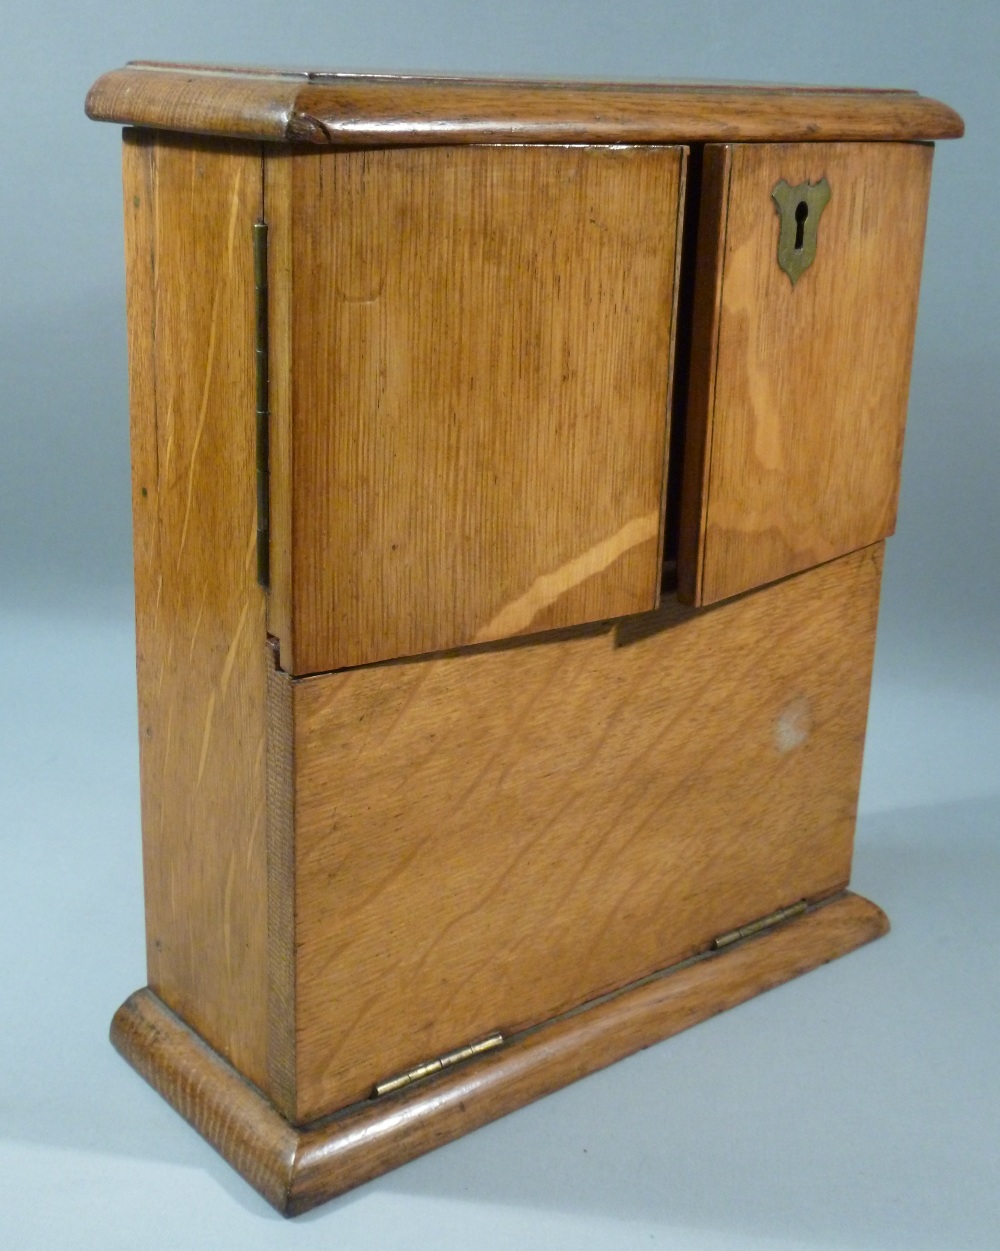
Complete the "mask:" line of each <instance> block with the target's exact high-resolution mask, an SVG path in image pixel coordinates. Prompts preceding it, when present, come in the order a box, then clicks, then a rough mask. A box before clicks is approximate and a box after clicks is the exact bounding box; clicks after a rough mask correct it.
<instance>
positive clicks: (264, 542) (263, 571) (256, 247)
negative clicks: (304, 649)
mask: <svg viewBox="0 0 1000 1251" xmlns="http://www.w3.org/2000/svg"><path fill="white" fill-rule="evenodd" d="M253 290H254V306H255V307H254V311H255V319H254V320H255V328H254V357H255V360H256V364H257V581H258V582H259V583H260V584H261V586H262V587H264V588H265V589H267V587H268V585H269V584H270V580H271V567H270V566H271V560H270V519H269V516H270V501H269V498H268V497H269V493H270V482H269V466H268V461H269V450H268V443H269V436H270V430H269V426H270V420H271V411H270V401H269V397H268V376H267V222H265V221H259V222H254V224H253Z"/></svg>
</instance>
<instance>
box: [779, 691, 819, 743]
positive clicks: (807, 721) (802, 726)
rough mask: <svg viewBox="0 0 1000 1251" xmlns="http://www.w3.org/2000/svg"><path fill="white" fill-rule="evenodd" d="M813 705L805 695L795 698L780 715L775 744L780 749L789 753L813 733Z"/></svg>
mask: <svg viewBox="0 0 1000 1251" xmlns="http://www.w3.org/2000/svg"><path fill="white" fill-rule="evenodd" d="M812 722H813V717H812V705H811V704H810V702H809V700H808V699H806V698H805V697H804V696H799V698H798V699H793V700H792V701H791V703H790V704H788V705H786V706H785V707H784V708H783V709H782V710H781V712H780V713H779V715H778V719H777V720H776V721H775V723H774V744H775V746H776V747H777V749H778V751H779V752H780V753H781V754H782V755H783V756H785V755H787V754H788V753H789V752H790V751H794V750H795V748H796V747H801V746H802V745H803V743H805V742H806V741H807V739H808V738H809V735H810V734H811V733H812Z"/></svg>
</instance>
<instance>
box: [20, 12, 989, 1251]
mask: <svg viewBox="0 0 1000 1251" xmlns="http://www.w3.org/2000/svg"><path fill="white" fill-rule="evenodd" d="M139 57H152V58H160V59H177V60H214V61H221V62H227V61H228V62H236V63H244V64H254V63H257V64H261V63H270V64H279V65H281V64H285V65H288V64H291V65H319V66H324V67H336V68H356V69H366V68H383V69H404V68H412V69H441V70H447V71H480V72H497V73H527V74H534V73H537V74H545V75H551V76H558V75H562V74H565V75H572V76H595V77H601V78H619V77H620V78H670V77H682V78H716V79H718V78H735V79H750V80H771V81H797V82H803V83H833V84H840V85H846V84H859V85H883V86H885V85H891V86H912V87H916V88H917V89H919V90H920V91H922V92H923V93H924V94H927V95H933V96H937V97H938V98H940V99H943V100H946V101H947V102H948V103H950V104H952V105H953V106H955V107H956V108H957V109H958V110H959V111H960V112H961V113H962V114H963V115H964V117H965V119H966V122H967V127H968V135H967V137H966V138H965V139H964V140H962V141H960V142H956V143H942V144H940V145H939V147H938V150H937V155H936V158H935V171H934V185H933V192H932V198H931V212H930V222H929V230H928V237H927V252H926V263H925V269H924V281H923V293H922V302H921V312H920V321H919V328H918V335H917V345H916V357H915V362H914V371H913V386H912V392H911V403H910V417H909V432H908V438H907V446H906V456H905V463H904V477H903V491H902V499H901V508H900V517H899V534H898V537H897V538H895V539H894V540H893V542H892V543H891V544H890V549H889V556H888V561H887V567H886V580H885V593H884V600H883V612H882V624H881V633H880V641H879V650H878V658H877V664H876V681H875V689H874V694H873V705H872V716H871V722H870V727H869V743H868V755H867V758H866V767H865V780H864V787H863V793H862V811H861V820H860V825H859V845H858V858H857V875H856V881H857V884H858V888H859V889H862V890H864V891H866V892H867V893H870V894H871V895H872V896H873V897H874V898H876V899H877V900H879V902H881V903H883V904H884V905H885V906H886V907H887V908H888V910H889V911H890V913H891V915H892V916H893V920H894V922H895V932H894V934H893V936H892V937H891V938H890V940H889V941H888V942H886V943H880V944H877V945H876V946H875V947H872V948H869V949H866V951H865V952H862V953H858V954H857V955H856V956H852V957H851V958H850V959H848V960H845V961H843V962H840V963H839V964H837V965H835V966H831V968H830V969H828V970H825V971H823V972H822V973H820V974H816V975H815V976H814V977H811V978H807V979H803V981H801V982H798V983H795V984H793V985H790V986H788V987H786V988H783V989H782V990H780V991H778V992H775V993H774V994H773V995H771V996H767V997H766V998H765V999H763V1000H759V1001H757V1002H755V1003H754V1004H752V1005H748V1006H747V1007H745V1008H742V1009H739V1010H737V1011H736V1012H734V1013H730V1014H727V1016H726V1017H724V1018H721V1019H720V1020H719V1021H717V1022H714V1023H713V1024H712V1025H710V1026H705V1027H702V1028H700V1029H698V1030H695V1031H693V1032H692V1033H690V1034H688V1035H685V1036H683V1037H682V1038H679V1039H677V1040H675V1041H674V1042H673V1043H670V1044H667V1045H666V1046H663V1047H660V1048H656V1049H654V1050H652V1051H650V1052H648V1053H645V1054H644V1055H642V1056H639V1057H636V1058H635V1059H633V1060H630V1061H627V1062H625V1063H624V1064H622V1065H619V1066H616V1068H615V1069H614V1070H611V1071H609V1072H608V1073H605V1074H603V1075H600V1076H598V1077H595V1078H593V1079H590V1080H589V1081H587V1082H585V1083H582V1084H580V1085H578V1086H577V1087H575V1088H573V1089H571V1090H569V1091H565V1092H562V1093H561V1094H560V1095H557V1096H555V1097H553V1098H551V1099H549V1100H546V1101H544V1102H543V1103H542V1104H539V1105H535V1106H534V1107H533V1108H531V1109H528V1110H526V1111H525V1112H523V1113H520V1114H518V1115H517V1116H515V1117H511V1118H508V1119H507V1120H506V1121H504V1122H501V1123H499V1124H498V1125H496V1126H493V1127H491V1128H489V1129H487V1130H483V1131H481V1132H480V1133H478V1134H476V1135H474V1136H473V1137H471V1138H469V1139H467V1140H465V1141H464V1142H462V1143H459V1144H456V1145H455V1146H452V1147H449V1148H447V1149H445V1150H444V1151H442V1152H439V1153H436V1154H435V1155H434V1156H431V1157H427V1158H426V1159H425V1160H423V1161H420V1162H417V1163H415V1164H413V1165H411V1166H409V1167H408V1168H406V1169H404V1170H401V1171H400V1172H398V1173H396V1174H394V1175H392V1176H391V1177H390V1178H386V1179H384V1180H383V1181H381V1182H378V1183H375V1184H373V1185H371V1186H369V1187H366V1188H365V1189H364V1190H362V1191H360V1192H358V1193H357V1194H356V1195H355V1196H353V1197H350V1198H348V1199H345V1200H343V1201H341V1202H340V1203H337V1204H334V1205H332V1206H331V1207H328V1208H327V1209H325V1210H323V1211H321V1212H320V1213H318V1214H316V1215H314V1216H312V1217H310V1218H307V1219H306V1220H305V1221H304V1222H300V1223H299V1224H298V1225H297V1226H294V1227H290V1226H287V1225H282V1224H281V1223H280V1222H279V1221H278V1220H277V1218H274V1217H273V1216H272V1214H270V1212H269V1210H268V1209H267V1208H266V1207H265V1206H264V1205H263V1203H261V1202H259V1201H258V1200H257V1199H256V1197H255V1196H254V1195H253V1194H252V1193H251V1192H250V1191H249V1190H247V1189H246V1188H245V1187H244V1186H243V1185H242V1183H240V1182H239V1181H238V1180H236V1179H235V1178H233V1177H232V1176H231V1175H230V1174H229V1172H228V1171H227V1169H226V1167H225V1166H224V1165H222V1164H221V1163H219V1162H218V1161H217V1160H216V1158H215V1157H214V1155H213V1154H212V1153H211V1152H210V1151H209V1150H208V1148H206V1147H204V1146H203V1145H202V1144H201V1143H200V1142H199V1141H198V1140H197V1139H196V1138H195V1137H194V1135H193V1133H192V1132H191V1131H189V1130H187V1129H186V1128H185V1127H184V1126H183V1125H181V1123H180V1122H179V1120H178V1118H176V1117H175V1116H174V1114H173V1113H171V1112H170V1111H169V1110H168V1109H166V1107H165V1106H164V1105H162V1104H161V1103H160V1102H159V1101H158V1100H157V1099H156V1098H155V1097H154V1096H153V1095H152V1094H151V1093H150V1092H148V1091H147V1090H146V1089H145V1087H143V1086H142V1084H141V1083H140V1082H139V1081H138V1079H136V1078H134V1077H133V1075H132V1074H131V1073H130V1071H129V1070H128V1069H127V1068H126V1067H125V1066H124V1065H123V1064H121V1062H120V1061H118V1060H117V1059H116V1057H114V1055H113V1054H112V1053H111V1051H110V1048H108V1046H107V1044H106V1043H105V1041H104V1032H105V1029H106V1025H107V1021H108V1019H109V1018H110V1015H111V1013H112V1011H113V1010H114V1007H115V1006H116V1005H117V1002H118V1001H120V1000H121V999H122V998H123V997H124V996H125V995H126V994H127V993H128V992H129V991H131V990H132V989H134V988H135V987H136V986H138V985H140V984H141V983H142V981H143V954H142V953H143V940H142V915H141V877H140V864H139V832H138V800H137V786H136V768H137V760H136V748H135V732H134V715H135V712H134V697H133V694H132V680H133V659H132V645H133V640H132V636H131V599H130V578H131V567H130V566H131V552H130V532H129V511H128V509H129V505H128V499H129V488H128V443H127V395H126V361H125V328H124V299H123V266H122V240H121V207H120V182H119V136H118V132H117V130H116V128H114V127H110V126H97V125H94V124H93V123H90V122H88V121H86V119H85V118H84V116H83V111H82V106H83V99H84V95H85V93H86V90H87V88H88V86H89V85H90V83H91V81H92V80H93V79H94V78H95V77H96V76H97V75H98V74H99V73H101V72H102V71H104V70H106V69H110V68H113V67H115V66H117V65H119V64H121V63H123V62H124V61H126V60H127V59H129V58H139ZM998 66H1000V6H998V5H997V4H996V0H979V2H976V0H965V2H963V0H952V2H951V3H942V0H915V2H912V3H892V2H889V0H831V2H830V3H826V4H812V3H809V2H808V0H784V2H779V0H758V3H756V4H753V5H750V4H746V3H738V2H737V0H709V2H706V3H702V4H692V3H690V0H687V2H686V3H683V4H682V3H677V2H675V0H664V2H661V3H657V2H655V0H617V2H615V0H587V2H586V3H578V4H572V3H568V2H557V0H548V2H546V0H536V2H535V3H530V2H529V0H508V2H507V3H506V4H503V5H485V4H484V5H480V4H473V3H466V4H463V3H460V2H459V0H437V2H432V3H425V4H416V5H410V4H406V3H404V2H403V0H369V2H368V3H367V4H357V3H355V4H347V3H345V2H344V0H323V2H322V3H320V2H318V0H314V2H313V3H311V4H289V3H286V4H281V5H278V4H272V5H263V4H254V3H251V2H250V0H241V2H240V3H237V2H236V0H199V2H197V3H195V2H193V0H174V3H172V4H170V5H166V4H164V5H159V6H153V5H146V4H136V3H133V4H124V3H121V2H120V0H112V2H111V3H103V4H96V3H93V2H92V0H84V2H81V3H77V4H71V3H68V2H66V0H56V2H55V3H49V4H47V5H46V6H45V7H44V8H37V9H32V8H31V7H29V6H28V5H26V4H22V5H17V6H15V5H14V4H13V3H12V2H11V0H6V3H5V6H4V10H3V21H2V24H0V119H2V120H0V132H2V136H3V138H2V152H3V179H2V184H0V206H2V217H0V283H2V287H0V421H2V443H0V588H2V589H0V634H2V638H0V649H2V650H0V656H2V663H0V701H2V702H0V953H2V959H0V1014H2V1019H0V1025H2V1027H3V1028H2V1029H0V1242H2V1243H3V1244H4V1245H7V1246H11V1247H15V1246H16V1247H19V1248H21V1247H36V1246H37V1247H48V1246H52V1247H56V1246H74V1247H81V1246H88V1245H93V1246H101V1247H105V1248H106V1247H117V1246H123V1247H124V1246H134V1245H143V1246H156V1247H159V1246H163V1247H195V1246H202V1245H205V1246H209V1245H210V1246H212V1247H228V1246H233V1247H237V1246H238V1247H241V1248H247V1247H258V1246H260V1247H263V1246H265V1245H266V1246H277V1245H282V1246H283V1245H289V1246H291V1245H293V1244H294V1245H297V1246H312V1245H316V1246H319V1245H324V1246H325V1245H333V1244H334V1242H336V1244H337V1245H339V1246H345V1247H349V1246H359V1247H360V1246H372V1247H376V1246H377V1247H386V1246H393V1247H395V1246H399V1247H403V1246H419V1245H427V1246H435V1247H447V1246H468V1245H477V1246H479V1247H489V1248H492V1247H506V1246H515V1245H516V1246H519V1247H522V1246H525V1245H527V1246H540V1247H541V1246H544V1247H550V1246H563V1245H565V1246H573V1247H589V1246H594V1247H601V1248H608V1247H613V1246H617V1245H620V1246H638V1245H640V1244H641V1245H647V1244H651V1243H655V1244H656V1245H668V1246H675V1247H697V1248H715V1247H719V1248H722V1247H726V1248H739V1247H786V1248H787V1247H793V1246H794V1247H834V1246H837V1247H840V1246H845V1247H846V1246H850V1247H859V1248H860V1247H883V1246H884V1247H890V1246H892V1247H897V1246H898V1247H906V1248H909V1249H912V1248H923V1247H926V1248H942V1249H956V1248H966V1247H969V1248H972V1247H976V1248H979V1247H982V1248H987V1247H991V1248H995V1247H996V1246H997V1245H1000V1198H998V1194H1000V1186H998V1180H1000V1134H998V1122H1000V1079H998V1070H997V1066H996V1062H995V1061H996V1055H995V1053H996V1048H997V1041H998V1038H1000V1011H998V1007H997V1004H998V1002H1000V996H998V993H997V992H998V990H1000V986H998V982H1000V978H998V968H1000V959H998V952H1000V940H998V938H997V937H996V934H997V926H996V924H995V917H994V911H995V909H994V899H995V896H996V895H997V887H998V884H1000V845H998V826H1000V768H998V756H1000V753H998V747H1000V732H998V724H1000V664H998V645H997V621H998V607H1000V592H998V578H997V572H996V570H997V557H998V547H1000V542H998V538H1000V504H998V492H997V489H996V480H997V476H998V471H1000V423H998V420H997V418H998V407H1000V405H998V399H997V396H998V391H1000V386H998V383H1000V376H998V375H1000V358H998V350H997V327H998V318H997V308H998V295H997V292H998V290H1000V262H998V255H1000V214H998V213H997V212H996V207H995V203H994V200H995V197H996V195H997V189H998V177H997V168H998V166H997V162H998V151H997V126H996V118H997V116H998V114H1000V91H998V72H997V71H998Z"/></svg>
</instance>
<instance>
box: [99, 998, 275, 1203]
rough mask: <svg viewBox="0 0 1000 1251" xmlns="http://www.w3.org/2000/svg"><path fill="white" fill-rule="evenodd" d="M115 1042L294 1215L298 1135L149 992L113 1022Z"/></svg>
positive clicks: (198, 1127)
mask: <svg viewBox="0 0 1000 1251" xmlns="http://www.w3.org/2000/svg"><path fill="white" fill-rule="evenodd" d="M110 1035H111V1043H112V1045H113V1046H114V1048H115V1050H116V1051H117V1052H118V1053H119V1054H120V1055H121V1056H122V1057H123V1059H125V1060H127V1061H128V1063H129V1064H130V1065H131V1066H132V1067H133V1068H134V1069H135V1070H136V1072H137V1073H138V1074H139V1075H140V1077H143V1078H145V1080H146V1081H147V1082H148V1083H149V1084H150V1085H151V1086H152V1087H153V1089H154V1090H155V1091H157V1093H158V1094H160V1095H162V1096H163V1098H164V1099H166V1101H167V1102H168V1103H169V1104H170V1106H171V1107H172V1108H173V1109H174V1110H175V1111H176V1112H179V1113H180V1114H181V1116H183V1117H184V1119H185V1120H186V1121H187V1122H188V1123H189V1124H190V1125H192V1126H193V1127H194V1128H195V1129H196V1130H197V1131H198V1133H199V1134H201V1136H202V1137H203V1138H205V1139H206V1140H207V1141H208V1142H210V1143H211V1145H212V1146H213V1147H214V1148H215V1149H216V1150H217V1151H218V1152H219V1154H220V1155H221V1156H222V1157H223V1158H224V1159H225V1160H226V1161H227V1162H228V1163H229V1164H231V1165H232V1166H233V1168H234V1169H236V1171H237V1172H238V1173H239V1174H240V1176H241V1177H243V1178H244V1179H245V1180H246V1181H247V1182H249V1183H250V1185H251V1186H253V1188H254V1189H255V1190H256V1191H257V1192H258V1193H259V1194H260V1195H262V1196H263V1197H264V1198H265V1199H266V1200H267V1201H268V1203H270V1204H271V1205H272V1207H275V1208H277V1210H278V1211H279V1212H281V1213H282V1214H283V1215H289V1208H288V1200H289V1195H290V1193H291V1188H292V1187H291V1183H292V1173H293V1169H294V1166H295V1156H296V1152H297V1149H298V1145H299V1133H298V1131H297V1130H295V1129H294V1128H293V1127H292V1126H291V1125H289V1123H288V1122H287V1121H286V1120H285V1119H284V1117H283V1116H281V1114H280V1113H279V1112H277V1111H276V1110H275V1109H274V1108H273V1107H272V1106H271V1104H270V1103H269V1102H268V1100H267V1099H265V1098H264V1096H263V1095H262V1094H261V1093H260V1092H259V1091H258V1090H256V1089H255V1088H254V1087H253V1086H251V1084H250V1083H249V1082H248V1081H246V1080H245V1079H244V1078H243V1077H241V1076H240V1074H239V1073H237V1072H236V1070H235V1069H234V1068H232V1066H231V1065H229V1064H228V1063H227V1062H226V1061H225V1060H224V1059H223V1058H222V1057H221V1056H220V1055H219V1054H218V1053H217V1052H215V1051H213V1050H212V1048H211V1047H209V1045H208V1044H207V1043H206V1042H204V1041H203V1040H202V1039H201V1038H199V1037H198V1035H197V1034H196V1033H195V1032H194V1030H192V1029H191V1028H190V1026H188V1025H186V1024H185V1023H184V1021H182V1020H181V1018H180V1017H178V1016H176V1015H175V1014H174V1013H173V1012H171V1010H170V1009H169V1008H168V1007H167V1006H166V1004H164V1003H163V1001H162V1000H161V999H160V998H159V997H158V996H157V995H156V994H155V993H154V992H153V991H151V990H150V989H149V988H148V987H146V988H144V989H142V990H137V991H136V992H135V993H134V994H133V995H130V996H129V998H128V999H126V1000H125V1002H124V1003H123V1004H122V1006H121V1007H120V1008H119V1009H118V1011H117V1012H116V1013H115V1015H114V1018H113V1019H112V1021H111V1031H110Z"/></svg>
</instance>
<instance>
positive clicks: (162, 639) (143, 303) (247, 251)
mask: <svg viewBox="0 0 1000 1251" xmlns="http://www.w3.org/2000/svg"><path fill="white" fill-rule="evenodd" d="M124 190H125V227H126V257H127V282H128V322H129V347H130V351H129V357H130V393H131V421H132V463H133V484H134V491H133V504H134V529H135V562H136V640H137V670H138V695H139V725H140V767H141V781H142V786H141V791H142V824H143V856H144V876H145V890H146V925H147V960H148V970H149V982H150V985H151V986H152V987H153V988H154V989H155V990H156V992H157V993H158V994H159V995H160V996H161V998H162V999H163V1000H164V1001H165V1002H166V1003H168V1004H170V1005H171V1007H173V1008H175V1009H176V1010H177V1011H178V1012H179V1013H181V1014H182V1015H183V1016H184V1017H185V1019H186V1020H187V1021H189V1022H190V1023H191V1025H192V1026H193V1027H194V1028H195V1029H197V1030H198V1031H199V1033H201V1034H202V1035H203V1036H204V1037H205V1038H207V1039H208V1040H209V1041H210V1042H211V1043H212V1045H213V1046H214V1047H216V1048H217V1049H218V1050H219V1051H220V1052H221V1053H222V1054H223V1055H225V1056H226V1057H227V1058H228V1059H230V1060H231V1061H232V1063H233V1064H234V1065H236V1066H237V1067H238V1068H239V1069H240V1070H241V1071H242V1072H244V1073H246V1074H247V1075H248V1076H249V1077H251V1078H252V1079H254V1080H256V1081H259V1082H260V1083H261V1084H262V1085H263V1084H265V1082H266V1056H267V1003H268V954H267V927H266V924H262V923H261V917H262V915H266V902H265V891H266V873H267V866H266V848H265V831H264V824H265V823H264V813H265V805H264V793H265V791H264V771H265V704H264V693H265V680H266V667H265V666H266V662H265V655H264V644H263V641H264V596H263V592H262V591H261V590H260V588H259V587H258V585H257V582H256V576H255V570H256V565H255V530H256V513H255V495H254V422H253V406H254V390H253V374H254V371H253V355H252V353H253V267H252V250H251V246H250V229H251V223H252V221H253V219H254V217H255V216H257V215H258V213H259V211H260V197H261V157H260V151H259V148H258V147H256V146H255V145H234V144H228V143H224V142H220V141H212V140H189V141H187V142H186V143H180V142H176V141H174V140H173V139H172V138H171V137H170V136H158V137H156V136H151V135H149V134H144V133H141V132H139V133H137V132H130V133H127V134H126V136H125V144H124Z"/></svg>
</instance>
